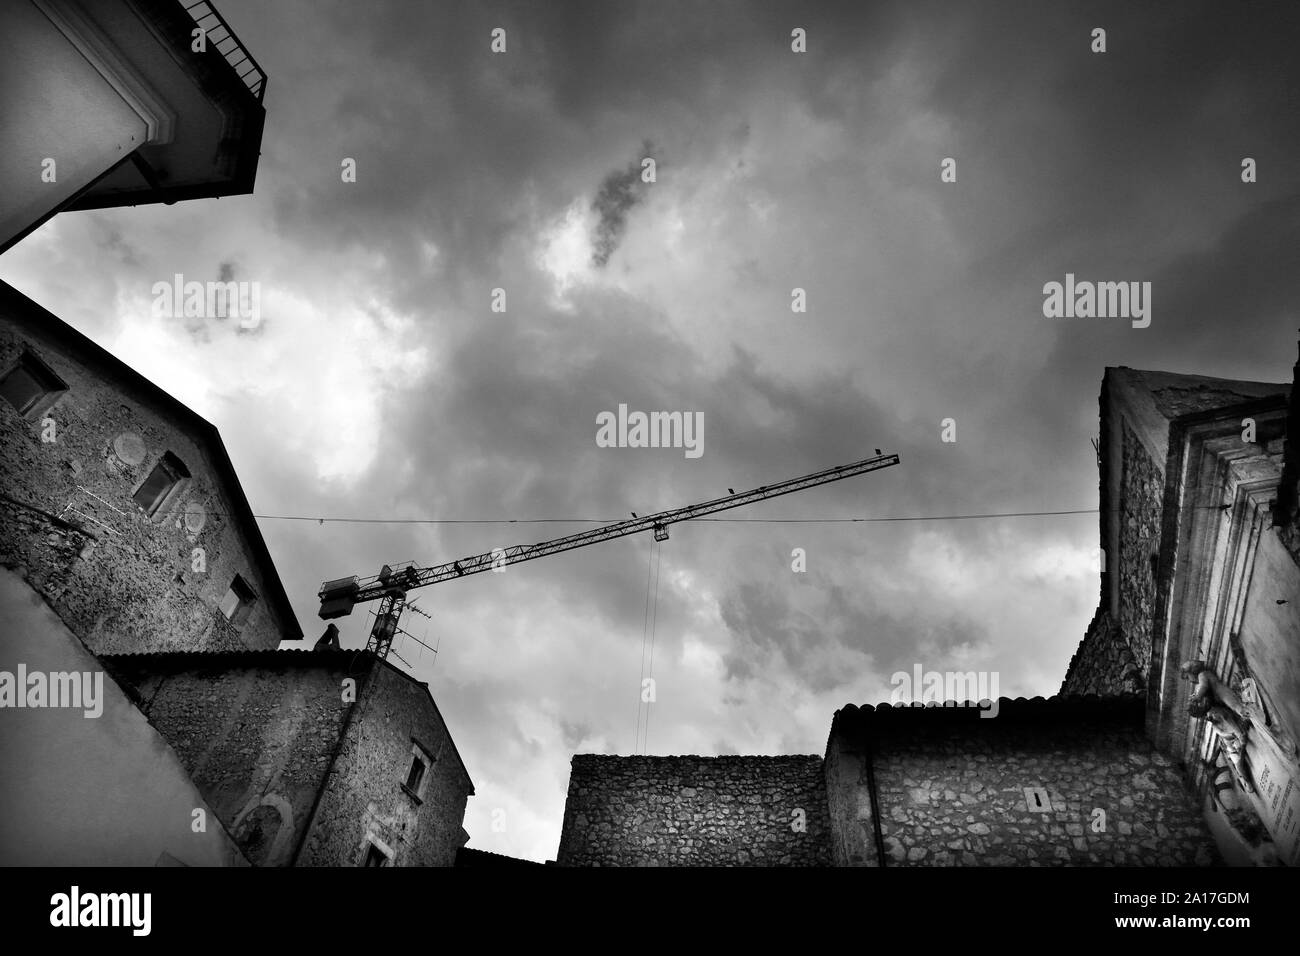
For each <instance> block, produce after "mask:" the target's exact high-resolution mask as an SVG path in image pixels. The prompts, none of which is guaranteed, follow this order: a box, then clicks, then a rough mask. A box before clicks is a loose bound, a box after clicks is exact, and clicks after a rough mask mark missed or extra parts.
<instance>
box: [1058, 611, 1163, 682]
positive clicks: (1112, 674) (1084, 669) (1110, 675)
mask: <svg viewBox="0 0 1300 956" xmlns="http://www.w3.org/2000/svg"><path fill="white" fill-rule="evenodd" d="M1143 690H1145V684H1144V683H1143V680H1142V668H1141V666H1140V665H1139V664H1138V661H1137V659H1136V658H1135V657H1134V656H1133V650H1132V648H1130V647H1129V646H1128V644H1127V643H1126V642H1125V641H1124V638H1123V636H1122V635H1121V634H1120V632H1119V628H1117V627H1115V625H1114V624H1113V623H1112V621H1111V620H1110V615H1109V614H1107V613H1106V611H1105V610H1104V609H1103V608H1098V609H1097V613H1096V614H1095V615H1094V616H1093V619H1092V623H1091V624H1089V625H1088V631H1087V633H1086V634H1085V635H1084V638H1083V641H1082V642H1081V643H1080V644H1079V647H1078V649H1077V650H1076V651H1075V652H1074V656H1073V657H1072V658H1070V666H1069V669H1068V670H1067V671H1066V673H1065V680H1064V681H1062V683H1061V690H1060V693H1061V696H1063V697H1068V696H1071V695H1086V694H1096V695H1098V696H1101V697H1118V696H1122V695H1125V694H1135V693H1139V692H1141V691H1143Z"/></svg>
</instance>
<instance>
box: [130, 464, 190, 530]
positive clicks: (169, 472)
mask: <svg viewBox="0 0 1300 956" xmlns="http://www.w3.org/2000/svg"><path fill="white" fill-rule="evenodd" d="M189 476H190V470H189V469H188V468H186V467H185V463H184V462H182V461H181V460H180V459H179V458H177V457H176V456H175V455H173V454H172V453H171V452H167V453H166V454H164V455H163V456H162V458H160V459H158V464H156V465H154V466H153V471H151V472H149V477H148V478H146V479H145V480H144V484H142V485H141V486H140V487H139V488H137V489H136V492H135V494H134V495H133V496H132V497H134V498H135V503H136V504H138V505H139V506H140V507H141V508H143V509H144V512H145V514H147V515H149V516H150V517H151V518H152V517H153V516H154V515H156V514H157V513H158V509H160V508H161V507H162V506H163V502H165V501H166V500H167V496H168V495H170V494H171V493H172V492H173V491H175V490H176V489H177V488H178V487H180V484H181V482H182V481H184V480H185V479H186V478H188V477H189Z"/></svg>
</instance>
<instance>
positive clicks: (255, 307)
mask: <svg viewBox="0 0 1300 956" xmlns="http://www.w3.org/2000/svg"><path fill="white" fill-rule="evenodd" d="M150 292H152V293H153V316H154V318H156V319H178V318H187V319H239V320H240V322H239V326H240V328H244V329H255V328H257V326H258V325H259V324H261V321H262V285H261V283H259V282H246V281H241V282H234V281H230V282H207V283H204V282H198V281H190V282H186V281H185V276H183V275H182V274H181V273H179V272H178V273H176V274H175V275H174V276H173V277H172V281H171V282H155V283H154V284H153V286H152V287H151V289H150Z"/></svg>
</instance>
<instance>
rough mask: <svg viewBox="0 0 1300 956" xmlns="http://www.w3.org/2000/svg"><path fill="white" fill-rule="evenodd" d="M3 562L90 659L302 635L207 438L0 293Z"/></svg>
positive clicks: (77, 336) (20, 298)
mask: <svg viewBox="0 0 1300 956" xmlns="http://www.w3.org/2000/svg"><path fill="white" fill-rule="evenodd" d="M0 397H2V398H3V401H0V485H2V486H3V488H4V491H3V492H2V493H0V563H3V564H4V565H6V566H9V567H21V568H23V569H24V577H25V578H26V579H27V582H28V583H29V584H30V585H31V586H32V587H33V588H34V589H35V590H37V591H38V592H39V593H40V594H41V595H42V596H43V597H44V598H45V600H46V601H47V602H48V603H49V605H50V606H51V607H52V608H53V609H54V611H55V613H57V614H58V615H59V617H61V618H62V619H63V620H64V622H66V624H67V625H68V627H69V628H70V629H71V630H72V631H73V633H75V634H76V635H77V636H78V637H80V638H81V640H82V641H83V642H84V643H85V645H86V646H87V647H88V648H89V649H90V650H91V651H92V652H94V653H96V654H106V653H129V652H137V651H161V650H171V649H187V650H234V649H239V648H245V647H248V648H274V647H277V646H279V644H280V642H281V641H283V640H289V641H297V640H300V639H301V638H302V630H301V628H300V627H299V626H298V622H297V618H296V617H295V615H294V613H293V609H292V608H291V607H290V604H289V598H288V595H286V594H285V591H284V586H283V584H281V582H280V576H279V574H278V573H277V572H276V569H275V564H274V562H273V561H272V560H271V555H270V552H269V551H267V548H266V543H265V542H264V541H263V540H262V534H261V532H260V531H259V530H258V527H257V521H256V520H255V519H254V518H253V512H252V509H251V508H250V507H249V505H248V500H247V499H246V498H245V497H244V493H243V490H242V489H241V487H240V484H239V480H238V478H237V477H236V475H235V471H234V468H233V467H232V465H231V463H230V459H229V457H228V456H227V455H226V450H225V447H224V445H223V444H222V442H221V437H220V435H218V434H217V430H216V429H215V428H214V427H213V426H212V425H211V424H210V423H209V422H207V421H206V420H204V419H203V418H201V417H200V416H198V415H196V414H195V413H194V412H192V411H191V410H190V409H189V408H187V407H186V406H184V405H182V404H181V403H180V402H178V401H177V400H176V399H174V398H172V397H171V396H170V395H168V394H167V393H166V392H164V391H163V390H162V389H160V388H158V386H156V385H154V384H153V383H152V382H150V381H149V380H148V379H146V378H144V376H142V375H140V374H139V373H137V372H135V371H134V370H133V369H131V368H130V367H129V366H127V365H126V364H125V363H123V362H121V361H120V360H118V359H117V358H115V357H114V356H112V355H111V354H109V353H108V352H106V351H105V350H104V349H102V348H100V347H99V346H98V345H96V344H95V343H94V342H92V341H90V339H88V338H86V337H85V336H84V335H82V334H81V333H79V332H77V331H76V330H75V329H73V328H72V327H71V326H69V325H68V324H67V323H65V322H62V321H60V320H59V319H58V318H56V317H55V316H53V315H51V314H50V313H49V312H47V311H45V310H44V309H42V308H41V307H40V306H39V305H37V304H36V303H35V302H32V301H31V300H30V299H28V298H27V297H26V296H24V295H22V294H21V293H20V292H18V291H17V290H16V289H14V288H13V287H12V286H10V285H8V284H7V283H4V282H0Z"/></svg>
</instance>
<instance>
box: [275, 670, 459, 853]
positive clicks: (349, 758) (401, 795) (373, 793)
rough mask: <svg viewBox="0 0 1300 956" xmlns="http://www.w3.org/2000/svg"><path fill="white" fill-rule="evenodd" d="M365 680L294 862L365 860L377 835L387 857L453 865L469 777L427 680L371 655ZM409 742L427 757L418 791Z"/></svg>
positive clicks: (411, 746)
mask: <svg viewBox="0 0 1300 956" xmlns="http://www.w3.org/2000/svg"><path fill="white" fill-rule="evenodd" d="M366 656H367V657H371V655H366ZM372 659H373V658H372ZM367 684H368V686H367V687H366V690H365V693H364V695H363V696H361V697H359V698H358V702H357V704H356V708H357V711H356V714H355V715H354V716H353V719H352V721H351V723H350V725H349V726H348V729H347V731H346V736H345V738H344V740H343V746H342V749H341V750H340V752H339V756H338V759H337V760H336V761H335V764H334V771H333V773H331V774H330V776H329V779H328V781H327V782H326V789H325V791H324V793H323V794H322V795H321V800H320V805H319V807H318V808H317V811H316V814H315V817H314V818H313V820H312V824H311V832H310V833H309V834H308V836H307V842H306V844H305V845H304V846H303V851H302V855H301V856H300V857H299V859H298V865H299V866H358V865H362V864H363V863H364V862H365V856H366V852H367V850H368V847H369V845H370V844H371V843H372V842H374V841H375V840H376V838H377V839H378V841H381V842H382V843H383V844H384V845H385V846H386V847H387V848H388V849H389V850H391V851H392V854H393V855H392V857H391V859H390V864H389V865H393V866H454V865H455V862H456V851H457V850H458V849H460V847H461V846H463V845H464V843H465V842H466V841H467V840H468V839H469V835H468V834H467V833H466V832H465V830H464V829H463V826H462V824H463V821H464V819H465V805H466V803H467V801H468V799H469V797H470V796H471V795H472V794H473V793H474V785H473V783H472V782H471V781H470V778H469V773H468V772H467V771H466V769H465V765H464V763H462V761H461V759H460V754H459V753H458V752H457V751H456V745H455V743H454V742H453V741H452V739H451V734H450V732H449V731H448V730H447V725H446V724H445V723H444V722H443V719H442V715H441V714H440V713H439V712H438V708H437V705H436V704H434V702H433V698H432V697H430V696H429V689H428V686H427V685H425V684H422V683H419V682H417V681H415V680H412V679H411V678H410V677H408V676H407V675H405V674H403V673H402V672H401V671H399V670H397V669H396V668H394V667H393V666H392V665H390V664H387V663H385V662H383V661H378V660H375V661H374V664H373V666H372V668H371V673H370V678H369V680H368V682H367ZM413 747H418V748H419V749H420V750H421V751H422V752H423V753H424V754H426V755H427V756H428V757H430V758H432V763H431V765H430V766H429V767H428V769H427V770H426V771H425V773H426V775H427V779H426V780H425V781H424V786H423V788H422V789H423V794H422V795H417V794H415V793H412V792H411V791H410V790H409V789H408V788H407V787H406V786H405V785H404V783H403V781H404V780H405V779H406V775H407V771H408V770H409V768H410V765H411V759H412V748H413Z"/></svg>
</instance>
